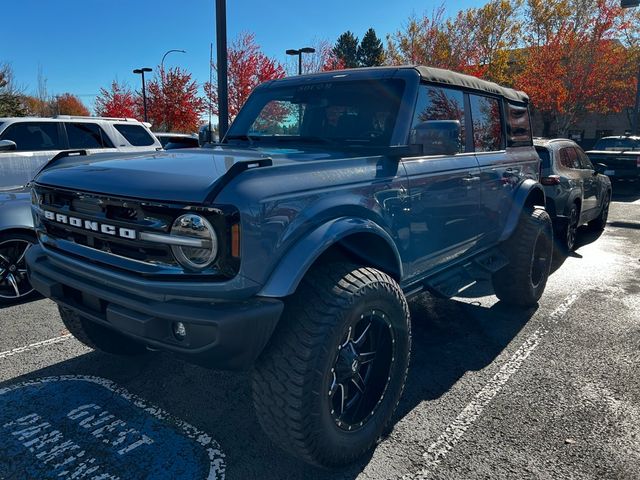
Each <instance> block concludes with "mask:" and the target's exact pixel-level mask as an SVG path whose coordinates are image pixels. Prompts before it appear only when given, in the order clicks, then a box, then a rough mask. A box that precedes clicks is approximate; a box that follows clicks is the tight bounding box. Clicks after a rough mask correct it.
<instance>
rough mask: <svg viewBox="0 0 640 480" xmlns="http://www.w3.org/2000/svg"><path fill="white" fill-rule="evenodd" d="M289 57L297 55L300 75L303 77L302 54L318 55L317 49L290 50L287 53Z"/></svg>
mask: <svg viewBox="0 0 640 480" xmlns="http://www.w3.org/2000/svg"><path fill="white" fill-rule="evenodd" d="M285 53H286V54H287V55H297V56H298V75H302V54H303V53H316V49H315V48H311V47H304V48H301V49H300V50H294V49H290V50H287V51H286V52H285Z"/></svg>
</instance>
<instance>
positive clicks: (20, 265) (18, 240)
mask: <svg viewBox="0 0 640 480" xmlns="http://www.w3.org/2000/svg"><path fill="white" fill-rule="evenodd" d="M35 243H37V239H36V234H35V232H34V231H33V218H32V216H31V194H30V192H29V190H28V189H26V188H24V187H21V188H15V189H4V190H0V305H7V304H11V303H16V302H20V301H24V300H26V299H28V298H29V297H32V296H33V295H34V293H35V292H34V289H33V287H31V284H30V283H29V279H28V277H27V266H26V262H25V253H26V252H27V250H28V249H29V248H30V247H31V246H32V245H34V244H35Z"/></svg>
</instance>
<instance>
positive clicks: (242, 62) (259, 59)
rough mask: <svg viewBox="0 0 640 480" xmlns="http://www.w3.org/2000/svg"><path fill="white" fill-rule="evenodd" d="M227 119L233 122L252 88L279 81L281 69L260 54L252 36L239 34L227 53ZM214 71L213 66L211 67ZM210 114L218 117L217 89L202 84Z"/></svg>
mask: <svg viewBox="0 0 640 480" xmlns="http://www.w3.org/2000/svg"><path fill="white" fill-rule="evenodd" d="M227 56H228V79H229V80H228V81H229V119H230V120H233V119H234V118H235V117H236V115H238V112H239V111H240V108H241V107H242V105H244V102H246V101H247V98H249V95H250V94H251V92H252V91H253V89H254V88H255V87H257V86H258V85H259V84H261V83H263V82H266V81H267V80H274V79H277V78H283V77H284V76H285V69H284V67H283V66H282V65H280V64H279V63H278V62H277V61H276V60H273V59H271V58H269V57H267V56H266V55H265V54H264V53H262V52H261V51H260V46H259V45H258V44H257V43H256V41H255V35H254V34H252V33H243V34H241V35H240V36H239V37H238V38H237V39H236V40H235V41H234V42H233V43H232V44H231V46H230V47H229V49H228V54H227ZM212 67H213V68H215V65H212ZM204 90H205V93H206V95H207V96H208V97H209V98H210V99H211V102H212V104H213V112H214V113H215V114H216V115H217V114H218V86H217V82H216V81H214V82H213V84H211V83H209V82H207V83H205V86H204Z"/></svg>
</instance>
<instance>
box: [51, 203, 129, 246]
mask: <svg viewBox="0 0 640 480" xmlns="http://www.w3.org/2000/svg"><path fill="white" fill-rule="evenodd" d="M44 218H46V219H47V220H51V221H52V222H55V223H60V224H63V225H71V226H72V227H76V228H82V229H84V230H89V231H92V232H99V233H104V234H106V235H113V236H114V237H121V238H126V239H129V240H136V239H137V238H138V234H137V232H136V231H135V230H134V229H132V228H122V227H117V226H115V225H108V224H106V223H98V222H96V221H93V220H85V219H83V218H78V217H72V216H69V215H65V214H63V213H55V212H51V211H49V210H44Z"/></svg>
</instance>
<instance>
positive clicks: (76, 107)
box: [51, 93, 91, 116]
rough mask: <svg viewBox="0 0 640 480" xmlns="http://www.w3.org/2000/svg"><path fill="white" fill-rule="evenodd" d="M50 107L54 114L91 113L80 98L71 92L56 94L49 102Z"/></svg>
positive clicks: (80, 114) (83, 114)
mask: <svg viewBox="0 0 640 480" xmlns="http://www.w3.org/2000/svg"><path fill="white" fill-rule="evenodd" d="M51 109H52V110H53V114H54V115H77V116H89V115H91V114H90V113H89V110H88V109H87V107H85V106H84V104H83V103H82V102H81V101H80V99H79V98H78V97H77V96H75V95H72V94H71V93H63V94H62V95H57V96H56V97H55V98H54V99H53V101H52V102H51Z"/></svg>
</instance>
